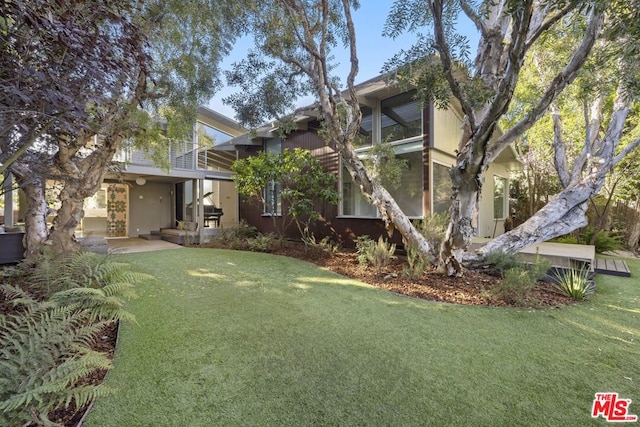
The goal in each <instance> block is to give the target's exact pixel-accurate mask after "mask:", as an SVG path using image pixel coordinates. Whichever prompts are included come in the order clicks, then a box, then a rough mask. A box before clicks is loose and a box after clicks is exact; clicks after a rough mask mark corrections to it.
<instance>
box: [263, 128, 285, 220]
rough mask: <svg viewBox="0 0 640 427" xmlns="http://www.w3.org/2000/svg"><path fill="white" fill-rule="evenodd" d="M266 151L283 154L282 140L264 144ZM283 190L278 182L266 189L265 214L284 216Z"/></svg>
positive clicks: (276, 139) (272, 182)
mask: <svg viewBox="0 0 640 427" xmlns="http://www.w3.org/2000/svg"><path fill="white" fill-rule="evenodd" d="M264 150H265V151H266V152H267V153H268V154H273V155H276V156H277V155H278V154H280V153H281V152H282V140H281V139H280V138H270V139H267V140H265V142H264ZM280 193H281V188H280V183H279V182H278V181H271V182H270V183H269V184H267V188H265V189H264V200H265V206H264V214H265V215H282V197H281V194H280Z"/></svg>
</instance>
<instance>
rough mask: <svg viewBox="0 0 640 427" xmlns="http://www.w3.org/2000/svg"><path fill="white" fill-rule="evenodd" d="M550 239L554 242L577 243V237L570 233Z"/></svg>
mask: <svg viewBox="0 0 640 427" xmlns="http://www.w3.org/2000/svg"><path fill="white" fill-rule="evenodd" d="M551 241H552V242H556V243H571V244H574V245H575V244H578V239H577V238H576V237H575V236H573V235H571V234H567V235H566V236H560V237H556V238H555V239H551Z"/></svg>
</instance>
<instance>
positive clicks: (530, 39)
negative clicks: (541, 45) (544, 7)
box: [525, 0, 577, 51]
mask: <svg viewBox="0 0 640 427" xmlns="http://www.w3.org/2000/svg"><path fill="white" fill-rule="evenodd" d="M576 6H577V2H576V1H575V0H574V1H570V2H569V3H567V5H566V6H565V7H564V8H562V9H561V10H560V11H559V12H558V13H556V14H555V15H554V16H552V17H551V18H548V19H547V20H546V21H544V22H543V23H542V24H541V25H539V26H537V28H535V29H533V31H531V30H530V31H529V34H528V36H527V45H526V47H525V50H526V51H529V49H530V48H531V46H533V44H534V43H535V42H536V40H538V38H539V37H540V36H541V35H542V34H544V32H545V31H547V30H548V29H549V28H551V27H552V26H553V25H554V24H555V23H556V22H558V21H559V20H561V19H562V18H563V17H565V16H566V15H567V14H568V13H569V12H571V11H572V10H573V9H574V8H575V7H576ZM534 13H542V12H534ZM544 14H545V15H546V12H544Z"/></svg>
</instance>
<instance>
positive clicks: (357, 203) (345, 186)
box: [342, 142, 423, 218]
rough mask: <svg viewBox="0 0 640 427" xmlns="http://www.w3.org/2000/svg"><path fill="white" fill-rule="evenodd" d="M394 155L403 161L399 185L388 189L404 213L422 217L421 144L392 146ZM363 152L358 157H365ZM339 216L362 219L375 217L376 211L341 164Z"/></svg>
mask: <svg viewBox="0 0 640 427" xmlns="http://www.w3.org/2000/svg"><path fill="white" fill-rule="evenodd" d="M394 151H395V154H396V156H398V157H399V158H400V159H403V160H405V161H406V167H405V168H403V169H402V172H401V173H402V175H401V185H400V186H399V187H398V188H395V189H394V188H388V189H387V190H388V191H389V193H390V194H391V196H393V198H394V199H395V200H396V202H397V203H398V205H399V206H400V208H401V209H402V210H403V212H404V213H405V214H406V215H408V216H410V217H421V216H422V193H423V184H422V183H423V178H422V171H423V166H422V143H421V142H417V143H411V144H402V145H397V146H395V147H394ZM365 155H366V152H362V153H361V156H365ZM342 215H344V216H356V217H365V218H377V217H378V216H379V214H378V210H377V209H376V208H375V206H373V205H371V204H370V203H369V202H368V200H367V198H366V197H365V196H364V195H363V194H362V192H361V191H360V187H359V186H358V185H356V184H355V183H354V182H353V180H352V179H351V175H349V172H348V171H347V169H346V167H344V165H343V166H342Z"/></svg>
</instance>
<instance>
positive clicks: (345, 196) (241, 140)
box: [230, 76, 520, 242]
mask: <svg viewBox="0 0 640 427" xmlns="http://www.w3.org/2000/svg"><path fill="white" fill-rule="evenodd" d="M357 94H358V97H359V102H360V105H361V110H362V115H363V120H362V129H361V138H360V140H359V141H358V144H357V152H358V154H359V155H360V156H363V157H364V156H367V154H368V152H369V150H371V147H372V144H373V143H374V142H379V141H387V142H389V143H390V144H391V145H392V146H393V149H394V151H395V153H396V155H397V156H398V157H399V158H401V159H404V160H406V165H407V167H406V168H405V169H404V170H403V172H402V184H401V185H400V186H399V187H398V188H396V189H391V190H390V192H391V194H392V196H394V198H395V200H396V201H397V202H398V204H399V205H400V207H401V208H402V209H403V211H404V212H405V213H406V214H407V215H408V216H409V217H411V218H415V219H419V218H423V217H425V216H427V215H430V214H431V213H437V212H446V211H447V210H448V208H449V205H450V194H451V184H450V178H449V169H450V167H451V165H452V164H454V163H455V151H456V149H457V147H458V142H459V140H460V136H461V124H462V114H461V112H460V111H459V108H457V107H456V105H455V104H454V105H453V106H452V107H451V108H449V109H448V110H442V109H439V108H437V107H436V106H434V105H433V104H432V103H429V104H428V105H424V106H423V105H422V104H421V103H420V102H419V101H417V100H415V99H414V98H415V90H410V91H404V90H402V89H400V88H399V87H398V86H397V85H393V84H389V83H388V82H387V80H386V79H385V78H384V76H380V77H378V78H376V79H372V80H369V81H367V82H365V83H362V84H360V85H358V86H357ZM294 122H295V123H296V125H297V128H296V130H294V131H293V132H291V133H290V134H288V135H287V136H286V138H284V139H282V138H280V137H279V136H278V132H277V128H276V126H277V124H275V125H266V126H263V127H261V128H260V129H258V130H257V131H256V132H252V133H246V134H244V135H242V136H240V137H237V138H234V139H232V140H231V141H230V144H232V145H234V146H235V147H236V148H237V149H238V157H239V158H245V157H247V156H251V155H253V154H255V153H256V152H258V151H260V150H267V151H272V152H278V151H280V150H283V149H286V148H294V147H300V148H304V149H308V150H310V151H311V152H312V153H313V154H314V155H315V156H316V157H317V158H318V159H319V160H320V162H321V164H322V165H323V167H324V168H325V169H326V170H328V171H331V172H333V173H335V174H336V176H337V178H338V186H339V192H340V202H339V204H338V206H328V207H325V209H324V211H323V212H322V214H323V221H322V223H321V224H320V225H319V226H318V228H317V229H316V230H314V233H315V234H316V236H324V235H332V236H333V237H334V238H336V239H338V240H341V241H343V242H348V241H349V240H353V239H354V238H355V237H356V236H358V235H362V234H367V235H369V236H371V237H373V238H377V236H379V235H383V234H385V233H386V232H385V230H384V225H383V222H382V220H381V219H380V218H379V214H378V212H377V209H376V208H375V207H374V206H372V205H371V204H369V203H368V202H367V201H366V200H365V198H364V196H363V195H362V194H361V192H360V190H359V188H358V186H357V185H355V184H354V182H352V180H351V177H350V175H349V174H348V173H347V171H346V169H345V168H344V166H343V165H342V162H341V160H340V158H339V155H338V154H337V153H336V152H335V151H334V150H333V149H332V148H331V147H330V146H329V145H328V144H327V143H325V141H324V140H323V139H322V138H321V136H320V135H319V134H318V130H319V129H320V122H319V121H318V113H317V111H313V109H302V110H299V112H298V113H297V114H296V115H295V117H294ZM519 168H520V163H519V161H518V160H517V159H516V155H515V151H514V150H512V149H507V150H505V151H504V152H503V153H502V154H501V155H500V156H499V157H498V159H497V161H496V162H495V163H494V164H492V165H491V167H490V168H489V169H488V171H487V173H486V175H485V176H486V182H485V183H484V186H483V190H482V199H481V202H480V214H479V219H478V224H477V230H478V236H479V237H492V236H495V235H498V234H502V233H504V222H505V219H506V218H507V217H508V216H509V207H508V200H509V176H510V172H511V171H512V170H515V169H519ZM265 191H267V192H268V194H267V196H268V197H269V198H272V199H273V201H274V205H275V206H278V208H277V209H276V212H264V211H263V210H262V208H260V207H258V206H257V205H255V204H249V203H244V202H242V201H241V203H240V219H243V220H246V221H247V222H248V223H249V224H251V225H253V226H255V227H257V228H258V229H259V230H260V231H262V232H270V231H273V221H272V217H271V215H272V214H275V215H281V214H282V212H281V202H280V200H279V198H278V197H279V195H278V187H277V185H274V186H273V187H272V188H270V189H266V190H265ZM291 231H295V230H291ZM397 239H398V237H396V240H397Z"/></svg>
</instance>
